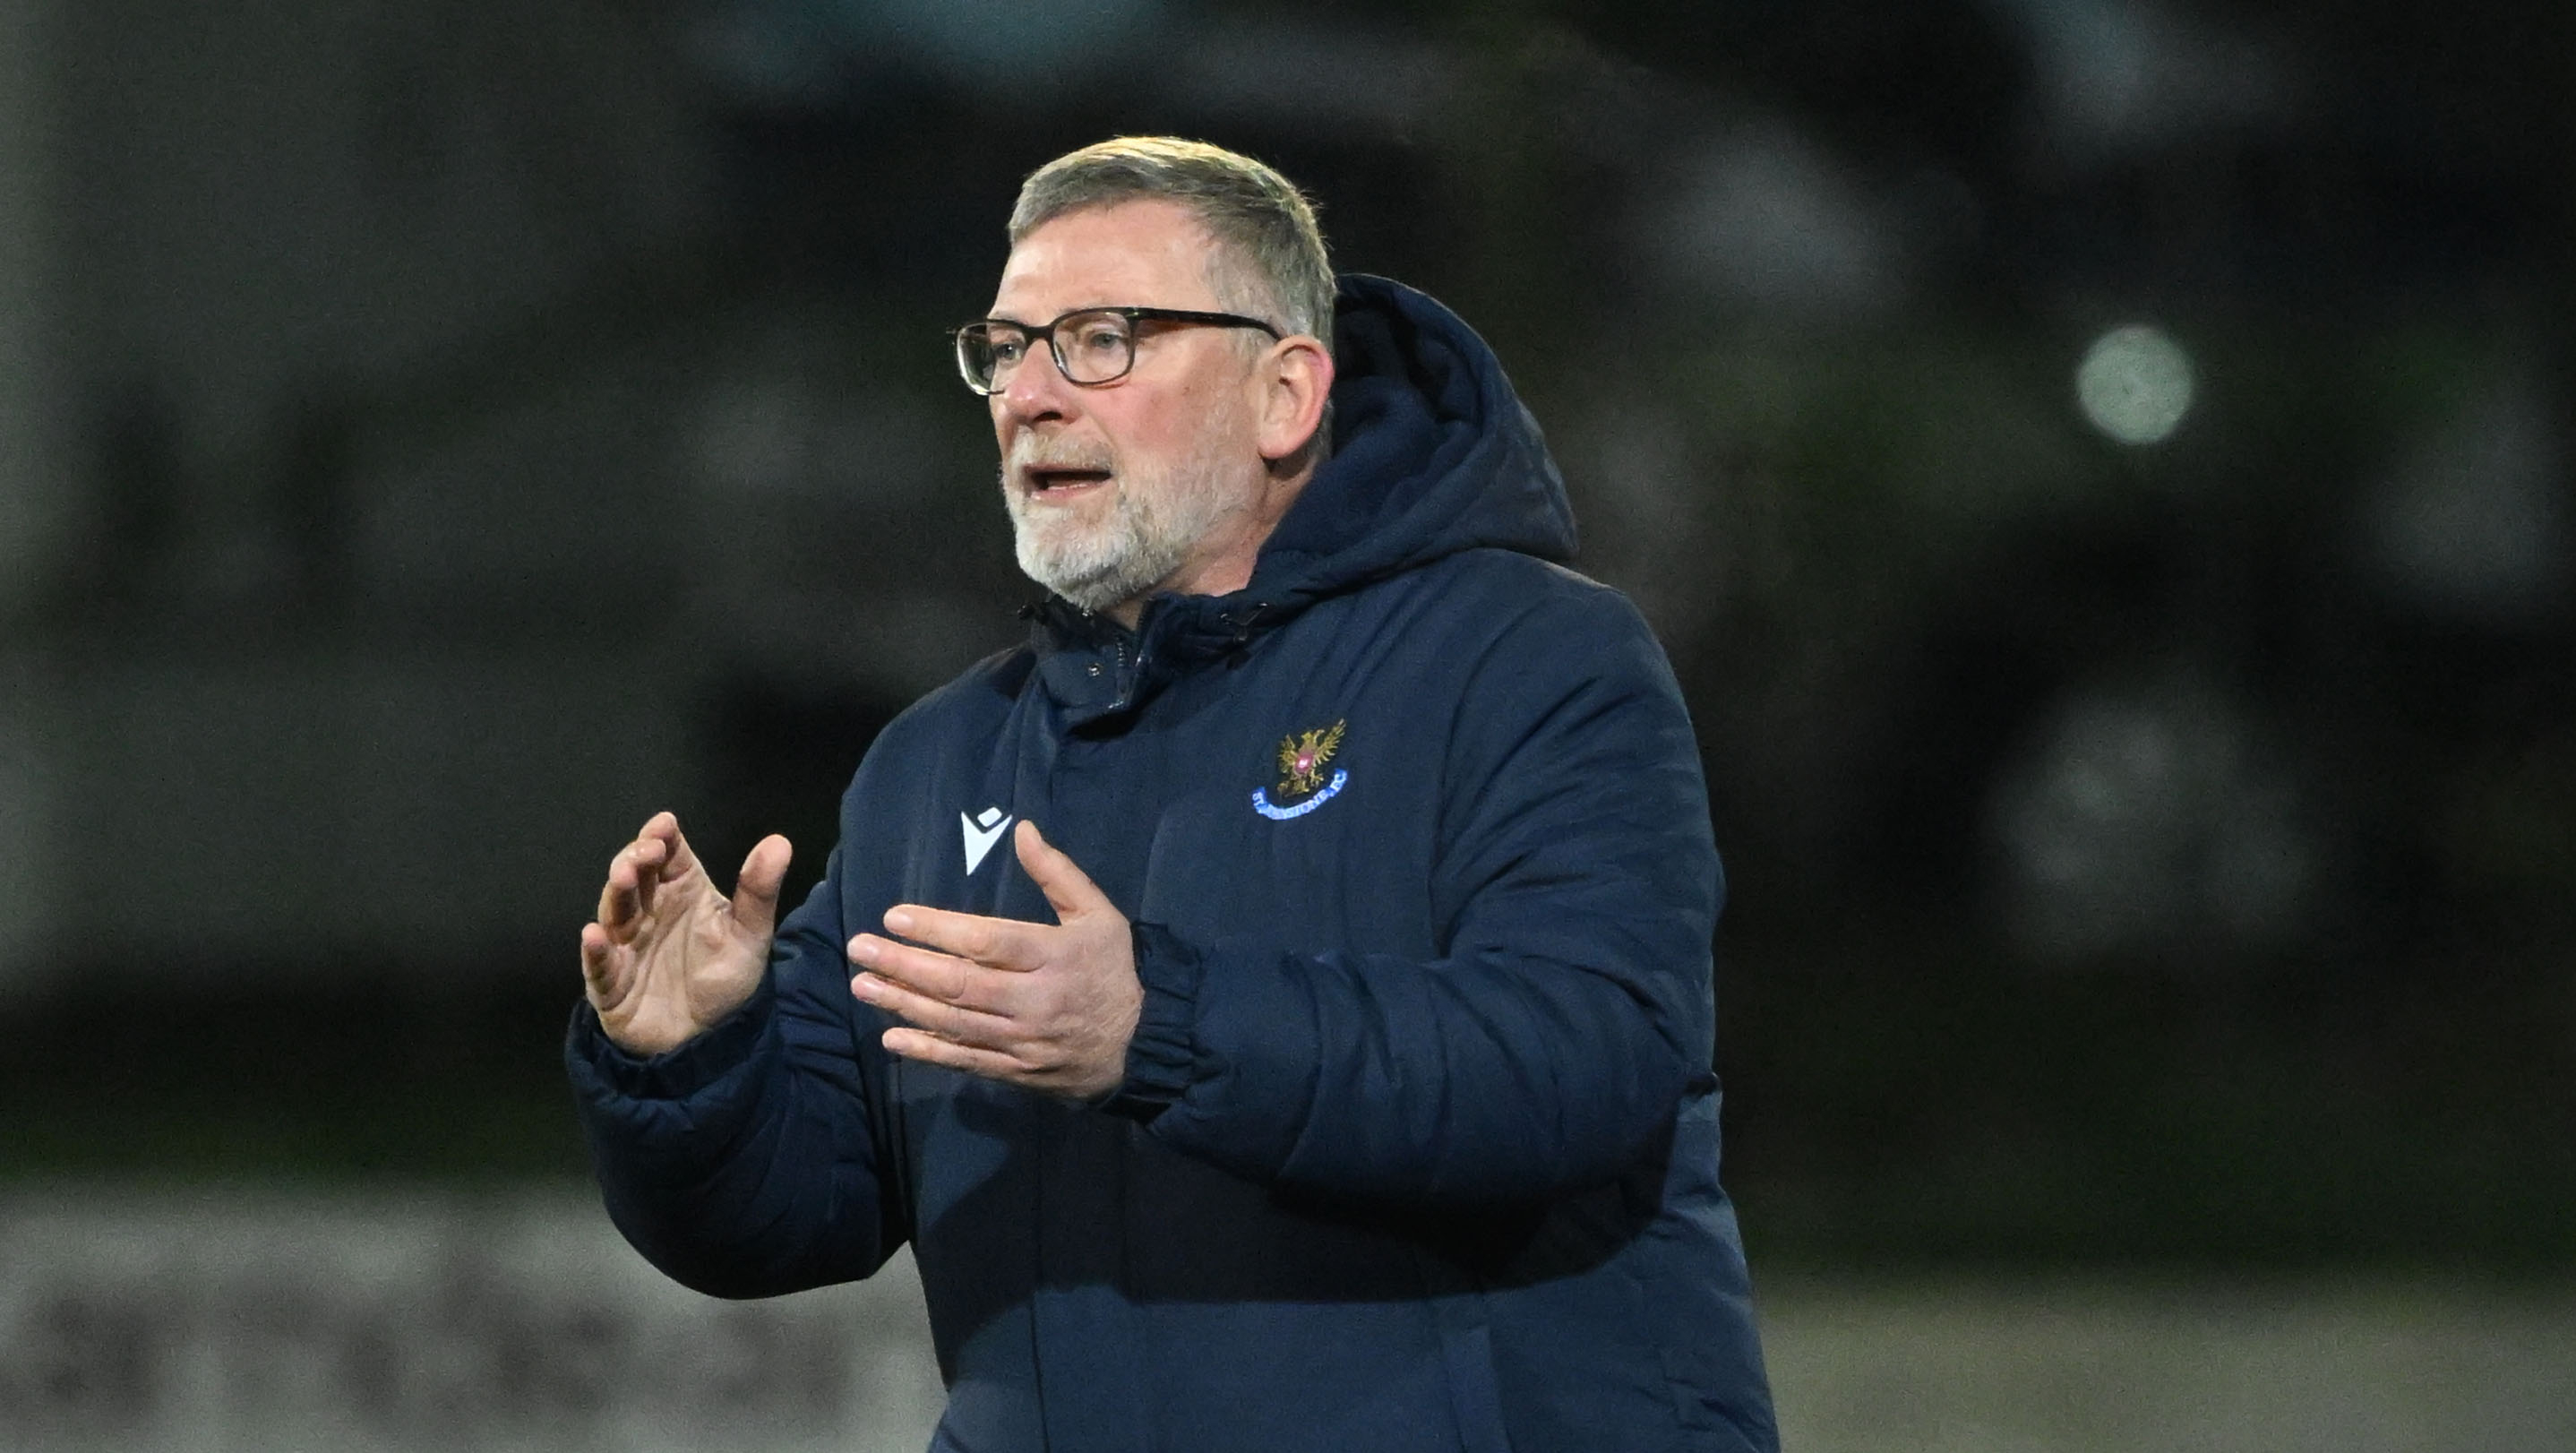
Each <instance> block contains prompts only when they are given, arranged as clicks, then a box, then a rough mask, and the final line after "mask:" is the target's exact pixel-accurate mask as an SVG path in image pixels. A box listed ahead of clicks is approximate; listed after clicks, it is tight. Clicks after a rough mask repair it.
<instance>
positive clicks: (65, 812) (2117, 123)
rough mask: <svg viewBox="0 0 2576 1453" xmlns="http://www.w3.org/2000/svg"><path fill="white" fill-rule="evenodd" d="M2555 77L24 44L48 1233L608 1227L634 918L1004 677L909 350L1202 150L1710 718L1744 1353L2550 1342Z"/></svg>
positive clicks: (267, 26)
mask: <svg viewBox="0 0 2576 1453" xmlns="http://www.w3.org/2000/svg"><path fill="white" fill-rule="evenodd" d="M2571 84H2576V10H2571V9H2570V8H2569V7H2567V6H2565V5H2562V4H2552V3H2543V0H2454V3H2451V4H2448V5H2444V6H2439V7H2427V6H2422V5H2406V4H2397V3H2391V0H2349V3H2342V4H2327V3H2322V0H2290V3H2280V4H2271V5H2261V6H2256V5H2250V4H2244V3H2217V0H2188V3H2186V0H1920V3H1897V0H1879V3H1862V0H1809V3H1791V0H1728V3H1681V0H1627V3H1615V0H1599V3H1591V4H1569V3H1544V0H1517V3H1494V4H1464V3H1448V4H1436V3H1416V0H1377V3H1370V4H1357V3H1325V4H1310V5H1307V6H1303V7H1299V8H1296V9H1294V10H1289V9H1284V8H1280V7H1272V6H1261V5H1253V4H1249V3H1228V0H1209V3H1182V0H1089V3H1085V4H1080V5H1062V6H1052V5H1032V4H1025V3H1013V0H572V3H567V4H563V5H556V6H540V7H527V6H510V5H497V4H486V3H475V0H436V3H432V4H428V5H418V6H409V7H386V6H373V5H345V4H341V5H325V4H322V3H319V0H262V3H257V4H252V5H247V6H228V7H221V8H217V9H209V8H206V7H196V6H182V5H174V4H155V3H146V0H87V3H80V4H75V3H72V0H0V321H5V327H0V1046H6V1047H5V1049H0V1106H5V1110H6V1113H5V1114H0V1184H14V1185H18V1186H20V1187H22V1188H23V1187H31V1186H48V1187H50V1186H58V1185H64V1184H72V1185H81V1186H102V1185H103V1186H112V1187H125V1188H131V1187H144V1188H159V1190H160V1191H162V1192H165V1193H178V1194H185V1193H187V1192H188V1189H189V1188H193V1187H204V1186H209V1185H218V1186H240V1185H245V1184H249V1185H256V1186H260V1187H285V1188H294V1187H304V1188H310V1189H311V1190H312V1191H313V1192H314V1193H316V1194H338V1193H344V1192H348V1191H350V1190H353V1189H356V1190H364V1191H367V1192H370V1193H384V1192H385V1191H386V1190H387V1188H393V1191H394V1193H396V1194H407V1193H408V1191H406V1190H405V1189H404V1188H419V1189H420V1190H421V1191H422V1193H424V1194H429V1193H445V1192H449V1191H453V1190H455V1189H456V1188H460V1187H464V1188H472V1187H505V1188H506V1187H515V1186H522V1185H528V1184H536V1183H544V1184H549V1185H552V1184H562V1185H567V1186H569V1185H575V1184H577V1183H578V1182H579V1180H580V1178H582V1177H583V1176H584V1175H585V1174H586V1172H585V1166H584V1159H583V1155H582V1151H581V1149H580V1146H579V1143H578V1138H577V1135H576V1132H575V1130H574V1127H573V1124H572V1120H571V1116H570V1111H569V1102H568V1097H567V1093H566V1091H565V1090H564V1088H563V1086H562V1082H561V1076H560V1073H559V1070H558V1068H557V1062H556V1053H557V1050H556V1046H557V1043H558V1041H559V1037H560V1034H561V1031H562V1025H563V1021H564V1016H565V1013H566V1011H567V1010H568V1009H569V1007H570V1005H571V1003H572V1001H573V998H574V996H575V993H576V972H575V969H574V950H573V944H574V934H575V930H576V929H577V927H578V926H579V924H580V923H581V922H582V921H583V920H584V919H585V918H586V917H587V916H588V914H589V911H590V907H591V903H592V901H593V898H594V896H595V894H596V891H597V884H598V880H599V877H600V874H601V872H602V869H603V867H604V865H605V862H606V859H607V857H608V855H609V854H610V853H611V852H612V851H613V850H614V849H615V848H616V846H617V845H618V844H619V843H620V842H622V841H623V840H624V839H625V838H626V836H627V835H629V834H630V833H631V832H632V831H633V829H634V827H635V825H636V824H638V823H640V822H641V821H642V820H643V818H644V817H645V816H646V815H648V814H649V813H650V812H652V811H653V810H655V809H657V808H661V807H665V806H668V807H672V808H675V809H676V810H678V811H679V813H680V814H681V817H682V820H683V822H684V824H686V825H687V827H688V828H689V830H690V831H691V834H692V836H693V838H694V839H695V841H696V842H697V843H698V845H699V847H700V849H701V851H702V852H703V853H704V854H705V856H706V857H707V858H708V859H709V860H710V861H711V862H713V863H717V864H720V865H722V866H723V868H724V869H725V872H724V873H723V874H722V875H721V876H725V877H728V878H729V875H730V868H731V865H732V864H735V863H738V862H739V861H740V858H741V855H742V853H743V852H744V851H745V850H747V849H748V847H749V846H750V844H751V843H752V842H753V841H755V840H756V839H757V838H758V837H759V836H760V835H761V834H763V833H765V832H768V831H773V830H776V831H784V832H786V833H788V834H789V835H790V836H791V837H792V838H793V839H794V840H795V842H796V844H797V847H798V864H797V874H796V880H797V881H798V882H799V883H803V882H810V881H811V878H812V875H813V874H814V873H815V872H817V871H819V868H820V865H821V862H822V858H823V855H824V853H825V851H826V850H827V849H828V847H829V845H830V844H829V838H830V833H831V827H832V821H833V808H834V803H835V799H836V796H837V793H838V791H839V788H840V786H841V785H842V784H843V782H844V781H845V780H846V778H847V776H848V774H849V772H850V771H851V769H852V768H853V766H854V765H855V764H856V762H857V760H858V758H859V756H860V754H861V752H862V751H864V750H865V748H866V746H867V743H868V740H869V737H870V735H871V734H872V732H873V731H874V730H875V729H876V728H877V727H878V726H879V725H881V724H882V723H883V722H884V721H885V720H887V719H888V717H889V716H890V715H891V714H892V713H893V712H895V711H897V710H899V709H900V708H901V707H902V706H903V705H904V704H905V703H906V702H908V701H909V700H910V699H911V698H912V697H914V696H915V695H916V694H918V693H919V692H921V691H923V690H924V689H926V688H928V687H930V686H932V685H935V684H937V683H938V682H940V681H942V680H944V679H946V678H947V677H948V676H950V675H952V674H953V673H955V672H956V671H957V670H959V669H961V668H962V667H963V666H964V665H965V664H967V663H968V662H969V661H971V660H972V659H974V658H975V657H977V656H979V655H982V654H984V653H985V652H988V651H990V650H993V649H996V648H999V647H1001V646H1004V645H1007V644H1010V643H1011V642H1012V641H1013V640H1015V639H1016V638H1017V635H1018V632H1019V630H1020V627H1019V625H1018V623H1017V622H1016V621H1015V620H1014V619H1013V610H1014V608H1015V607H1016V606H1018V605H1019V604H1020V603H1021V602H1022V601H1023V600H1025V599H1027V598H1029V596H1030V594H1031V588H1030V587H1029V586H1027V585H1026V583H1025V582H1024V581H1022V580H1021V579H1020V578H1019V577H1018V576H1017V574H1016V572H1015V570H1014V569H1013V567H1012V565H1011V563H1010V558H1009V545H1008V530H1007V526H1006V524H1005V522H1004V519H1003V516H1002V512H1001V510H1000V509H999V508H998V503H997V501H996V499H995V497H994V489H993V485H992V463H991V441H990V436H989V432H988V429H987V425H986V423H985V419H984V415H983V411H982V409H981V408H980V407H979V406H978V404H977V403H976V401H975V400H974V399H973V398H972V397H971V396H970V395H968V394H967V393H966V391H965V390H964V389H963V388H962V387H961V386H959V384H958V383H957V381H956V379H955V377H954V374H953V372H952V371H951V368H950V365H949V363H948V360H947V355H946V352H945V347H946V345H945V341H944V339H943V337H942V332H943V330H944V329H945V328H947V327H948V326H951V325H953V324H954V323H956V322H957V321H959V320H962V319H964V318H967V317H970V316H973V315H975V314H977V313H980V312H981V311H982V310H983V308H984V306H985V305H986V304H987V303H988V302H989V300H990V296H991V288H992V286H993V281H994V278H995V275H996V273H997V271H998V268H999V265H1000V263H1001V260H1002V257H1003V253H1004V250H1005V244H1004V239H1003V236H1002V219H1003V217H1004V215H1005V213H1006V211H1007V209H1008V205H1009V202H1010V199H1011V196H1012V193H1013V191H1014V188H1015V187H1016V184H1017V181H1018V179H1019V177H1020V176H1021V175H1023V174H1024V173H1025V172H1027V171H1028V170H1029V169H1031V168H1033V167H1035V166H1036V165H1038V164H1040V163H1042V162H1043V161H1045V160H1047V159H1048V158H1050V157H1052V156H1054V155H1056V154H1058V153H1059V152H1062V151H1064V150H1067V149H1069V148H1071V147H1074V146H1077V145H1080V144H1083V143H1085V142H1089V141H1093V140H1097V139H1099V138H1101V137H1104V136H1108V135H1111V134H1114V133H1120V132H1176V133H1180V134H1186V135H1192V136H1201V137H1206V138H1208V139H1211V140H1216V141H1219V142H1222V143H1224V144H1226V145H1229V146H1232V147H1235V148H1237V149H1240V150H1244V151H1248V152H1251V153H1253V154H1255V155H1258V156H1260V157H1262V158H1264V159H1265V160H1268V161H1270V162H1272V163H1274V164H1275V165H1277V166H1279V167H1280V168H1281V169H1282V170H1284V171H1285V172H1287V173H1288V174H1289V175H1290V176H1291V177H1293V178H1295V179H1297V180H1298V181H1300V182H1301V183H1302V184H1304V185H1305V186H1306V187H1307V188H1308V189H1309V190H1310V191H1311V192H1312V193H1313V195H1314V196H1315V197H1316V199H1317V201H1318V202H1319V204H1320V206H1321V212H1322V217H1323V221H1324V223H1325V228H1326V231H1327V234H1328V236H1329V237H1330V239H1331V240H1332V242H1333V243H1334V245H1335V248H1336V252H1337V260H1338V261H1339V263H1340V264H1341V265H1342V266H1343V267H1345V268H1348V269H1354V270H1363V271H1370V272H1380V273H1386V274H1389V275H1392V276H1396V277H1399V278H1403V279H1405V280H1407V281H1409V282H1412V283H1415V284H1417V285H1419V286H1421V287H1424V288H1426V289H1427V290H1429V291H1430V292H1432V293H1434V294H1435V295H1437V296H1439V297H1441V298H1443V299H1444V300H1445V301H1447V302H1449V303H1450V304H1452V305H1453V306H1454V307H1456V308H1457V309H1458V310H1459V311H1460V312H1461V313H1462V314H1463V315H1464V316H1466V317H1467V318H1468V319H1469V320H1470V321H1471V322H1473V323H1475V324H1476V325H1477V326H1478V327H1479V328H1480V329H1482V330H1483V331H1484V332H1485V333H1486V335H1487V336H1488V337H1489V338H1490V339H1491V340H1492V342H1493V343H1494V345H1495V347H1496V348H1497V350H1498V351H1499V352H1500V354H1501V355H1502V357H1503V359H1504V361H1505V363H1506V365H1507V366H1508V367H1509V369H1510V370H1511V371H1512V374H1513V376H1514V378H1515V380H1516V381H1517V383H1518V384H1519V386H1520V388H1521V389H1522V391H1523V392H1524V394H1525V396H1526V397H1527V399H1528V400H1529V401H1530V403H1531V405H1532V407H1533V409H1534V410H1535V412H1536V413H1537V415H1538V416H1539V418H1540V419H1541V420H1542V421H1543V423H1544V424H1545V425H1546V426H1547V428H1548V429H1549V431H1550V437H1551V440H1552V442H1553V444H1554V446H1555V447H1556V449H1557V451H1558V455H1559V458H1560V461H1561V463H1562V464H1563V466H1564V469H1565V473H1566V476H1567V480H1568V483H1569V487H1570V488H1571V489H1572V490H1573V492H1574V494H1575V499H1576V506H1577V512H1578V516H1579V518H1580V520H1581V522H1582V525H1583V528H1584V532H1585V545H1584V553H1583V558H1582V561H1581V562H1580V563H1581V564H1582V565H1583V566H1584V568H1585V569H1586V570H1587V571H1588V572H1590V573H1592V574H1594V575H1596V576H1598V577H1600V578H1602V579H1604V580H1607V581H1609V582H1611V583H1613V584H1615V585H1618V586H1620V587H1621V588H1623V589H1625V590H1627V591H1629V592H1630V593H1631V594H1632V595H1634V596H1635V598H1636V599H1637V600H1638V601H1639V602H1640V604H1641V605H1642V606H1643V607H1644V608H1645V609H1646V611H1647V613H1648V614H1649V616H1650V617H1651V618H1652V619H1653V620H1654V622H1655V624H1656V626H1657V628H1658V629H1659V631H1660V632H1661V634H1662V636H1663V639H1664V641H1665V643H1666V645H1667V647H1668V648H1669V649H1670V651H1671V653H1672V655H1673V658H1674V663H1675V666H1676V668H1677V669H1678V671H1679V673H1680V675H1681V678H1682V681H1683V683H1684V686H1685V688H1686V690H1687V691H1688V692H1689V695H1690V698H1691V702H1692V706H1693V710H1694V713H1695V716H1696V720H1697V722H1698V726H1699V731H1700V735H1701V740H1702V743H1703V746H1704V748H1705V754H1706V761H1707V766H1708V774H1709V781H1710V785H1711V789H1712V793H1713V798H1714V805H1715V811H1716V818H1717V828H1718V834H1719V842H1720V845H1721V847H1722V848H1723V849H1724V850H1725V852H1726V854H1727V860H1728V867H1729V874H1730V880H1731V892H1732V901H1731V905H1730V908H1729V910H1728V915H1727V919H1726V921H1725V924H1724V926H1723V929H1722V931H1721V935H1720V953H1721V967H1720V986H1719V993H1720V1010H1721V1028H1720V1037H1719V1043H1718V1046H1717V1054H1718V1060H1719V1065H1720V1068H1721V1070H1722V1072H1723V1073H1724V1075H1725V1078H1726V1082H1727V1085H1728V1088H1729V1090H1730V1094H1729V1097H1728V1105H1727V1111H1728V1123H1729V1134H1730V1144H1729V1160H1728V1166H1727V1179H1728V1181H1729V1184H1730V1185H1731V1186H1732V1187H1733V1188H1734V1190H1735V1191H1736V1192H1737V1195H1738V1197H1739V1200H1740V1203H1741V1208H1742V1211H1743V1215H1744V1220H1745V1237H1746V1241H1747V1244H1748V1245H1749V1246H1750V1248H1751V1250H1752V1253H1753V1256H1754V1259H1755V1265H1756V1270H1757V1274H1767V1275H1770V1276H1772V1277H1774V1278H1787V1279H1790V1280H1793V1281H1794V1279H1795V1278H1796V1277H1798V1276H1800V1275H1805V1274H1814V1275H1819V1276H1827V1277H1831V1276H1838V1275H1850V1274H1852V1273H1854V1272H1864V1273H1868V1274H1874V1275H1875V1274H1884V1275H1889V1276H1915V1275H1939V1276H1946V1275H1966V1276H1978V1277H1989V1278H1991V1277H1997V1276H2000V1277H2004V1278H2007V1279H2011V1278H2027V1277H2031V1276H2043V1275H2066V1274H2082V1275H2091V1274H2097V1273H2107V1274H2117V1275H2134V1274H2141V1273H2145V1274H2153V1275H2184V1276H2209V1275H2217V1276H2220V1277H2240V1276H2261V1277H2271V1276H2279V1275H2283V1274H2290V1273H2300V1274H2324V1275H2344V1274H2348V1273H2355V1272H2385V1273H2392V1274H2405V1275H2416V1274H2438V1275H2443V1276H2450V1277H2462V1276H2465V1277H2470V1278H2476V1279H2482V1280H2483V1281H2484V1282H2485V1283H2486V1284H2490V1285H2500V1286H2531V1285H2537V1284H2541V1283H2545V1282H2555V1281H2559V1280H2563V1278H2564V1275H2565V1273H2566V1271H2567V1270H2568V1269H2569V1267H2570V1266H2571V1265H2576V1214H2571V1207H2576V1136H2571V1135H2570V1134H2569V1133H2568V1127H2569V1126H2570V1124H2571V1123H2576V1116H2571V1112H2576V497H2571V491H2570V462H2571V456H2570V443H2571V435H2570V429H2569V426H2570V423H2571V418H2570V409H2569V405H2570V377H2569V369H2568V364H2569V362H2570V351H2571V338H2576V329H2572V328H2571V324H2576V271H2571V267H2570V259H2571V257H2576V205H2571V204H2572V203H2576V170H2571V159H2572V158H2576V104H2571V101H2570V99H2569V93H2570V87H2571ZM0 1402H5V1399H0Z"/></svg>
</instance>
